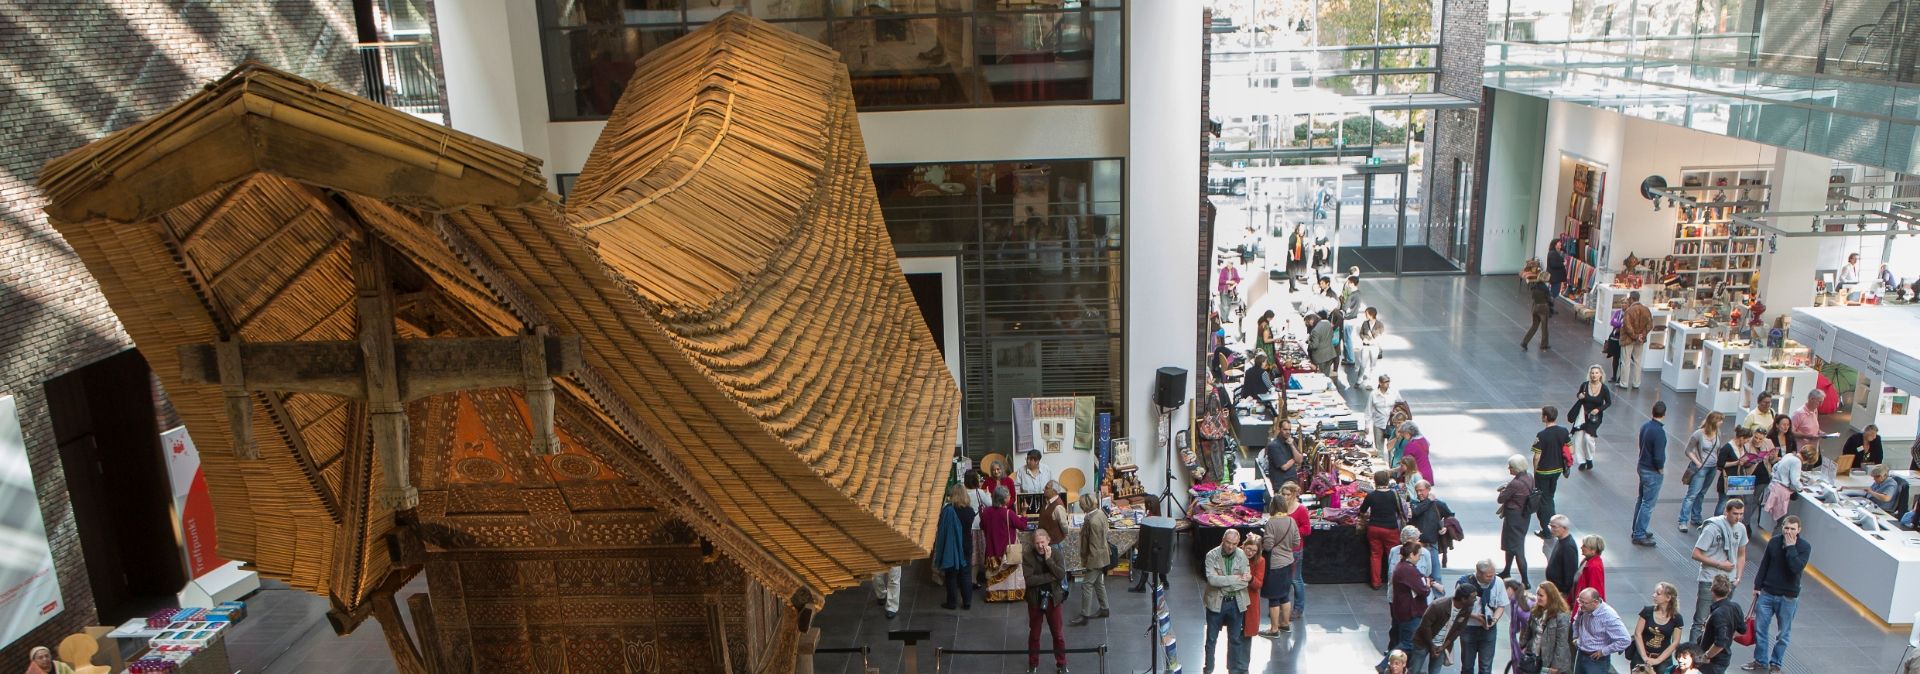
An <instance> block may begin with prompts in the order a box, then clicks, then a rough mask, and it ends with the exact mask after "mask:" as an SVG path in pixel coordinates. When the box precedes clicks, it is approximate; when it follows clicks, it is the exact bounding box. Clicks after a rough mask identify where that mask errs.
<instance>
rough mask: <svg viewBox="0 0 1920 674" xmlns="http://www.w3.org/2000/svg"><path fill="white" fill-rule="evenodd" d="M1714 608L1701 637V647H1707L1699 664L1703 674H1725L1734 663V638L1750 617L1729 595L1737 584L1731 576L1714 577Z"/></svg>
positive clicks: (1718, 575)
mask: <svg viewBox="0 0 1920 674" xmlns="http://www.w3.org/2000/svg"><path fill="white" fill-rule="evenodd" d="M1711 587H1712V592H1713V608H1712V609H1710V610H1709V613H1708V616H1709V617H1708V618H1707V628H1706V631H1704V632H1702V633H1701V634H1700V645H1701V646H1704V647H1705V648H1706V650H1705V651H1702V652H1701V653H1700V659H1699V660H1697V661H1695V665H1696V666H1697V667H1699V668H1700V671H1701V672H1702V674H1725V673H1726V671H1727V665H1729V664H1732V662H1733V654H1732V653H1731V652H1730V651H1731V650H1732V649H1733V635H1735V634H1739V633H1740V631H1741V630H1742V629H1744V628H1746V625H1747V617H1746V614H1745V613H1743V612H1742V611H1741V610H1740V605H1739V604H1737V603H1734V602H1733V601H1732V600H1731V599H1730V598H1729V596H1730V595H1732V594H1733V581H1732V580H1731V579H1729V578H1727V575H1726V574H1724V573H1722V574H1715V575H1714V577H1713V585H1712V586H1711Z"/></svg>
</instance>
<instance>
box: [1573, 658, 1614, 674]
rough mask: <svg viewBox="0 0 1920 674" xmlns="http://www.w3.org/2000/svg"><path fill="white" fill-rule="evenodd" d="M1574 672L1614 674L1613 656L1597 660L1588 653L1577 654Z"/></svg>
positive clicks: (1577, 673)
mask: <svg viewBox="0 0 1920 674" xmlns="http://www.w3.org/2000/svg"><path fill="white" fill-rule="evenodd" d="M1573 674H1613V658H1606V659H1603V660H1595V659H1593V658H1592V657H1590V656H1589V655H1588V654H1586V653H1581V654H1579V655H1575V656H1574V657H1573Z"/></svg>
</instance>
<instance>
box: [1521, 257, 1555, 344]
mask: <svg viewBox="0 0 1920 674" xmlns="http://www.w3.org/2000/svg"><path fill="white" fill-rule="evenodd" d="M1527 295H1528V297H1530V298H1531V299H1532V300H1533V302H1532V305H1533V308H1532V310H1531V311H1530V312H1529V314H1530V315H1531V316H1532V319H1533V322H1532V323H1529V324H1528V325H1527V334H1525V335H1521V336H1520V350H1521V351H1526V350H1527V343H1528V342H1531V341H1533V335H1534V333H1536V332H1537V333H1540V350H1541V351H1552V350H1553V331H1552V330H1550V329H1547V319H1549V318H1552V312H1553V289H1552V288H1549V287H1547V282H1546V280H1544V279H1541V278H1540V277H1539V276H1534V277H1533V278H1530V279H1527Z"/></svg>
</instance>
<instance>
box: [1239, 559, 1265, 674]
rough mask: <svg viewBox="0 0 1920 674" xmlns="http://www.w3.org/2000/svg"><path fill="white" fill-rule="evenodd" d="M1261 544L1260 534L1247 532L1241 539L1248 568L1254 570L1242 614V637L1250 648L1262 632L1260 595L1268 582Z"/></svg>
mask: <svg viewBox="0 0 1920 674" xmlns="http://www.w3.org/2000/svg"><path fill="white" fill-rule="evenodd" d="M1261 544H1262V541H1261V538H1260V534H1247V535H1246V536H1245V537H1243V538H1241V539H1240V554H1243V555H1246V556H1247V568H1249V569H1252V570H1253V573H1252V577H1251V578H1249V579H1248V580H1247V608H1246V610H1245V612H1244V615H1241V616H1240V639H1241V640H1243V641H1246V642H1247V643H1248V644H1249V649H1251V644H1252V642H1253V636H1254V635H1255V634H1259V633H1260V595H1261V593H1262V592H1265V590H1266V582H1267V557H1266V555H1262V554H1260V548H1261V547H1262V545H1261Z"/></svg>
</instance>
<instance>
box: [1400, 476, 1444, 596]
mask: <svg viewBox="0 0 1920 674" xmlns="http://www.w3.org/2000/svg"><path fill="white" fill-rule="evenodd" d="M1409 510H1410V511H1411V513H1412V517H1411V521H1412V523H1413V527H1414V528H1415V529H1419V530H1420V544H1421V545H1422V546H1425V547H1424V549H1423V551H1422V553H1421V554H1424V555H1425V556H1426V558H1427V568H1428V569H1431V570H1432V572H1431V573H1430V574H1429V577H1430V578H1433V579H1434V580H1436V581H1437V580H1440V536H1441V534H1442V533H1444V532H1442V531H1441V522H1443V521H1445V520H1446V518H1449V517H1453V509H1452V508H1449V507H1447V502H1446V501H1442V500H1440V499H1437V498H1434V497H1433V484H1432V483H1430V482H1427V481H1426V480H1415V481H1414V482H1413V502H1412V504H1411V507H1410V508H1409Z"/></svg>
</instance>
